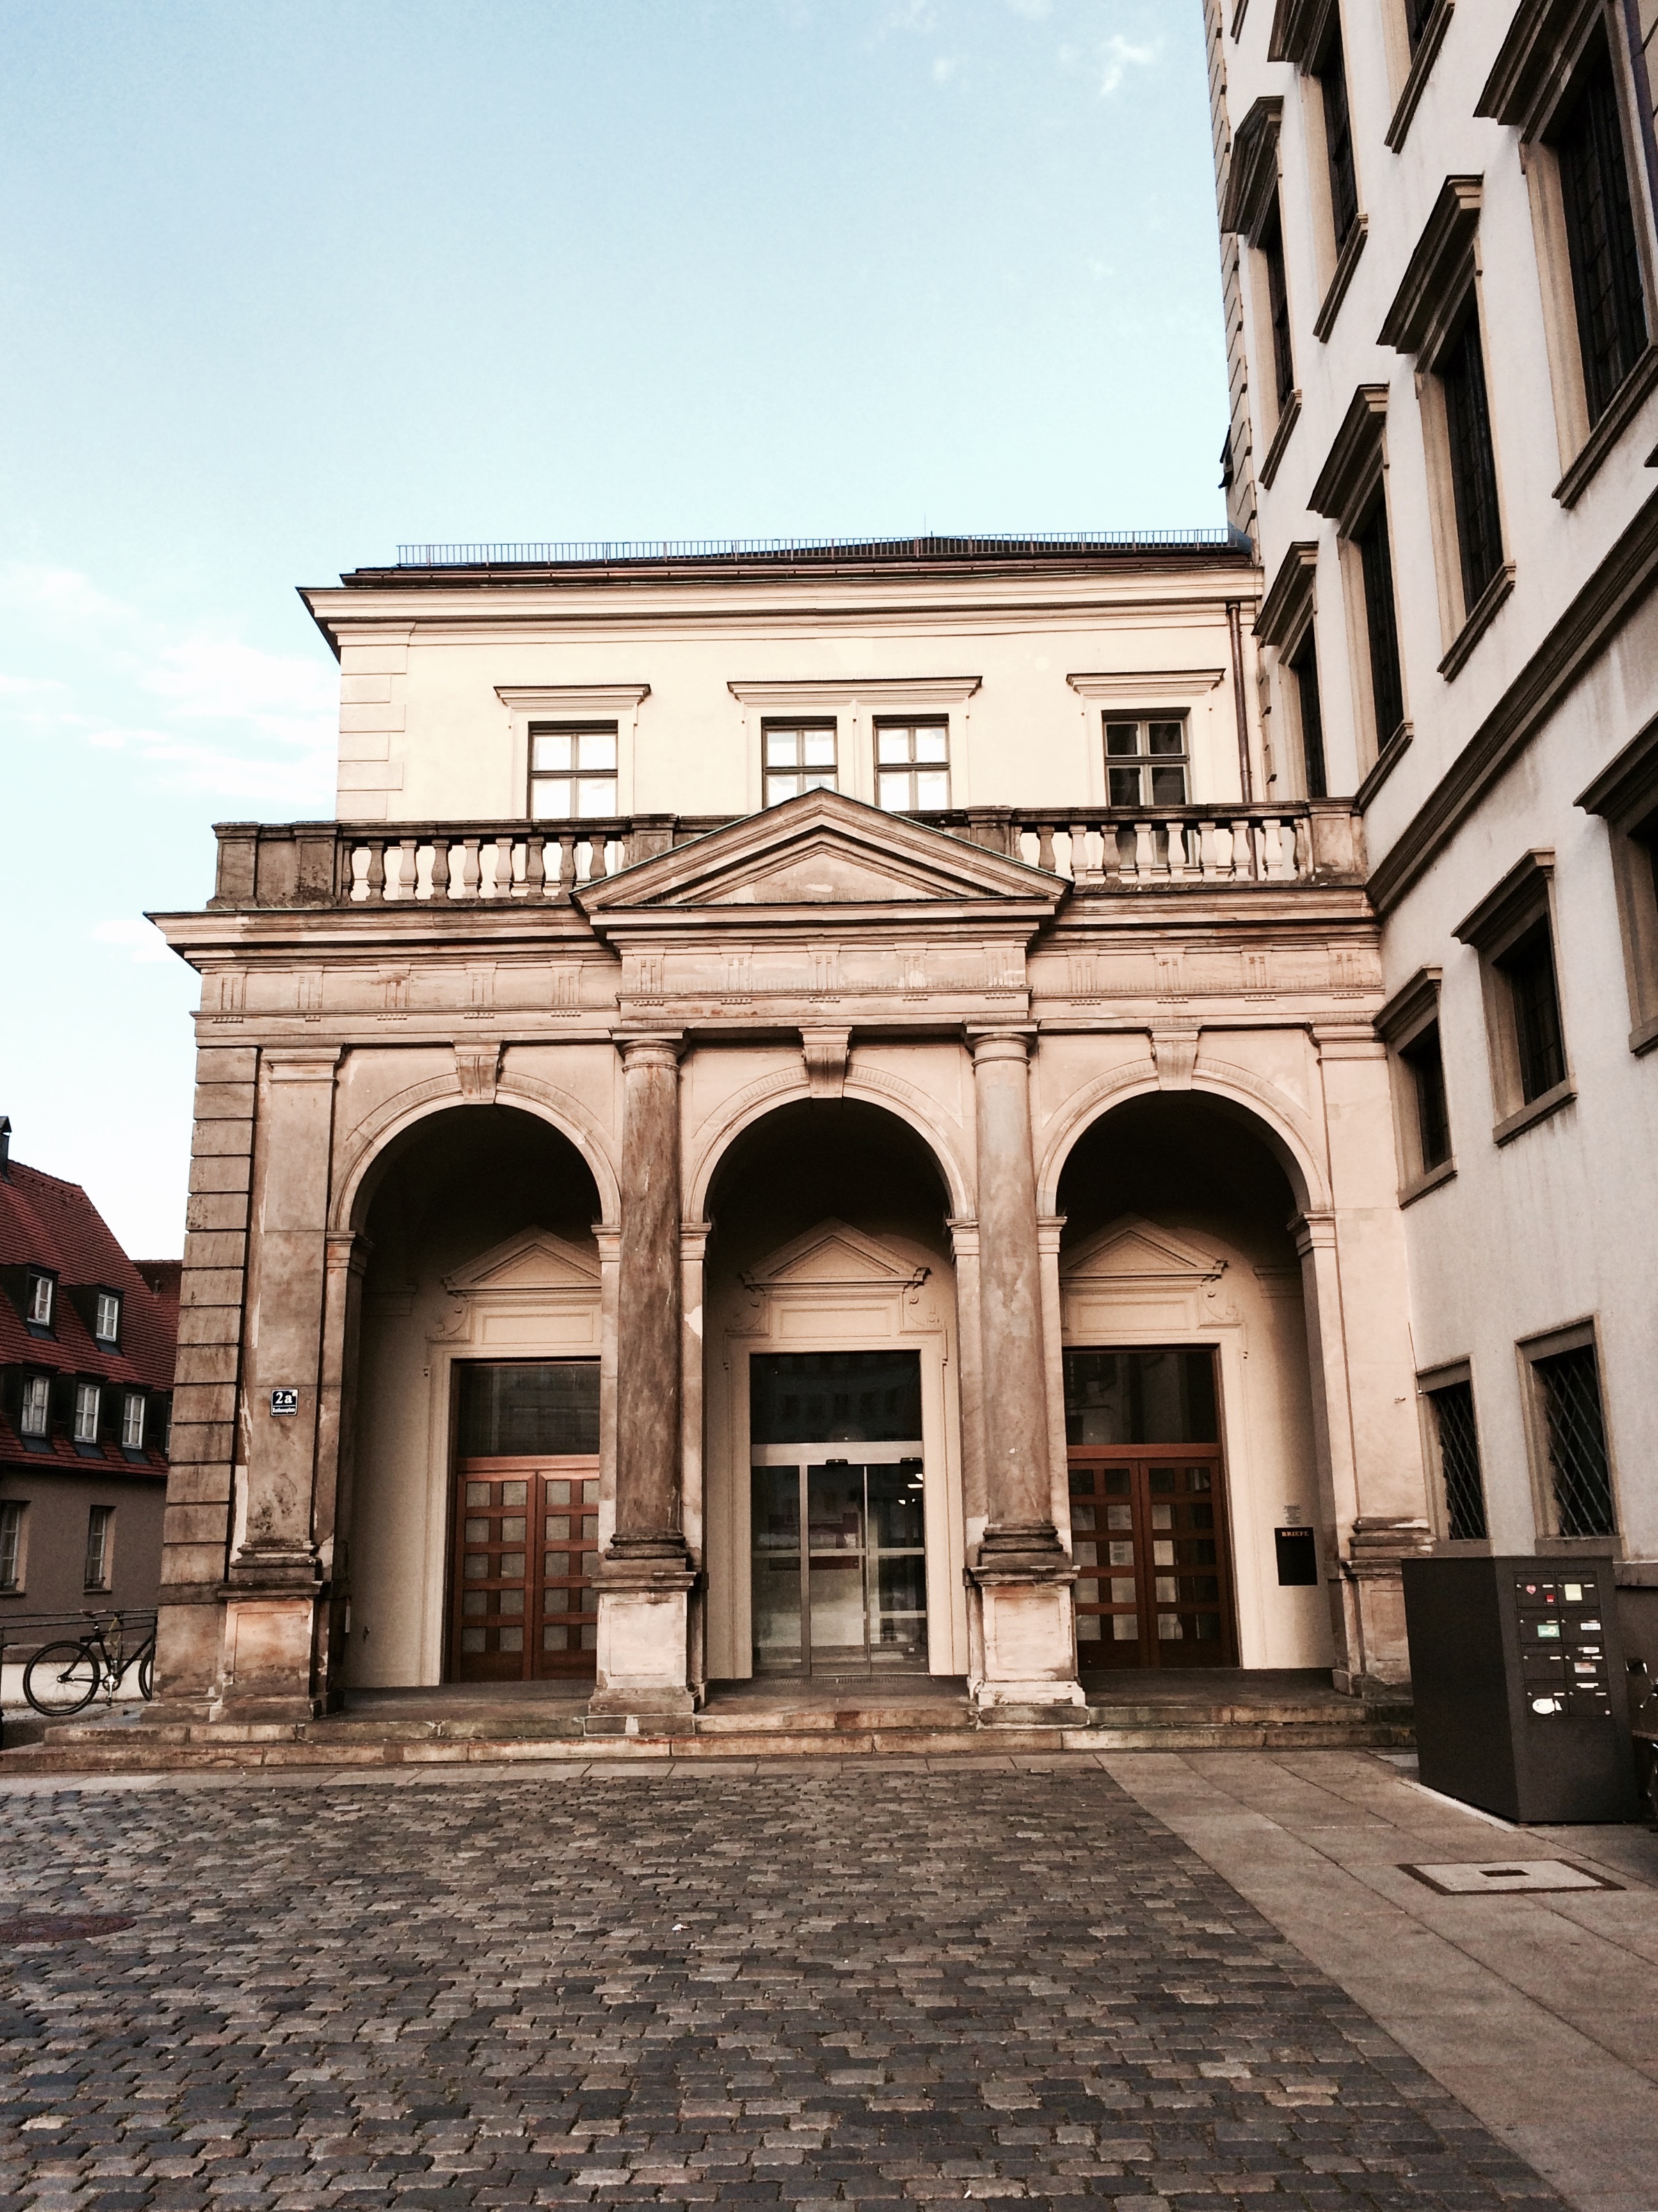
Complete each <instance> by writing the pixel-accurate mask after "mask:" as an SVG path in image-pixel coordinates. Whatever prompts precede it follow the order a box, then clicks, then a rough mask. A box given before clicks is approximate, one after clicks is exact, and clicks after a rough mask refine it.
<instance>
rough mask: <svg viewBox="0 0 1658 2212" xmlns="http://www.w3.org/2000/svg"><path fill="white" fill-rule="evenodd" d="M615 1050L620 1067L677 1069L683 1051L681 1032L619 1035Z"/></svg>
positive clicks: (655, 1031)
mask: <svg viewBox="0 0 1658 2212" xmlns="http://www.w3.org/2000/svg"><path fill="white" fill-rule="evenodd" d="M684 1049H685V1032H684V1031H683V1030H639V1031H635V1032H633V1033H630V1034H619V1035H618V1036H617V1037H616V1050H617V1051H618V1052H619V1053H620V1054H622V1065H623V1067H626V1068H630V1069H631V1068H635V1067H677V1066H678V1065H679V1057H680V1054H682V1053H683V1051H684Z"/></svg>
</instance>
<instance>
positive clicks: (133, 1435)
mask: <svg viewBox="0 0 1658 2212" xmlns="http://www.w3.org/2000/svg"><path fill="white" fill-rule="evenodd" d="M121 1442H122V1443H124V1444H125V1447H126V1449H128V1450H129V1451H142V1450H143V1448H144V1394H143V1391H142V1390H129V1391H128V1392H127V1394H126V1397H125V1400H124V1401H123V1403H122V1406H121Z"/></svg>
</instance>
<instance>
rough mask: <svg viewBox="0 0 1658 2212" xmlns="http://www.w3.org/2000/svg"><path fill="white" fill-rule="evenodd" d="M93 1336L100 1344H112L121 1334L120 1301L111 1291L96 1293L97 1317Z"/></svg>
mask: <svg viewBox="0 0 1658 2212" xmlns="http://www.w3.org/2000/svg"><path fill="white" fill-rule="evenodd" d="M93 1334H94V1335H95V1336H96V1337H97V1339H98V1341H99V1342H100V1344H114V1343H116V1342H118V1340H119V1338H120V1334H121V1301H120V1299H119V1298H118V1297H117V1296H116V1294H115V1292H114V1291H99V1293H98V1317H97V1322H96V1326H95V1328H94V1331H93Z"/></svg>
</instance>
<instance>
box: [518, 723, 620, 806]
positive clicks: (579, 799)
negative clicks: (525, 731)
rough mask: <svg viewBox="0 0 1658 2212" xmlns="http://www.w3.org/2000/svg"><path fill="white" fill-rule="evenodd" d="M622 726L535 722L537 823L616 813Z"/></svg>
mask: <svg viewBox="0 0 1658 2212" xmlns="http://www.w3.org/2000/svg"><path fill="white" fill-rule="evenodd" d="M530 811H531V814H532V815H533V816H534V817H536V819H537V821H543V822H574V821H592V820H594V819H596V818H597V819H602V818H603V817H605V816H607V815H613V814H614V813H615V812H616V724H615V723H614V722H604V723H597V724H594V725H592V726H591V727H588V728H584V729H578V728H576V727H575V726H574V725H562V724H561V725H557V726H555V725H553V724H551V723H546V722H532V723H531V725H530Z"/></svg>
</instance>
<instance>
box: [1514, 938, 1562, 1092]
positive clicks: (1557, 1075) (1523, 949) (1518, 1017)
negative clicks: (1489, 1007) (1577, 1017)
mask: <svg viewBox="0 0 1658 2212" xmlns="http://www.w3.org/2000/svg"><path fill="white" fill-rule="evenodd" d="M1497 968H1498V969H1500V971H1501V972H1502V974H1503V975H1504V976H1505V977H1506V979H1507V981H1508V987H1509V1001H1510V1004H1511V1006H1512V1007H1513V1012H1514V1048H1515V1058H1516V1060H1518V1062H1519V1068H1520V1096H1521V1100H1522V1102H1523V1103H1525V1104H1526V1105H1527V1106H1529V1105H1530V1103H1531V1102H1532V1101H1533V1098H1540V1097H1542V1096H1543V1094H1544V1092H1545V1091H1552V1090H1553V1089H1554V1087H1555V1085H1557V1084H1558V1083H1564V1081H1565V1079H1566V1047H1565V1038H1564V1033H1563V1031H1562V1029H1561V1025H1560V1000H1559V996H1558V993H1557V991H1556V988H1555V980H1554V948H1553V945H1552V944H1551V942H1550V940H1549V925H1548V918H1547V916H1546V915H1540V916H1539V917H1538V919H1537V920H1536V921H1534V922H1533V924H1532V926H1531V927H1530V928H1529V929H1528V930H1527V931H1526V932H1525V933H1524V934H1523V936H1521V937H1520V938H1518V939H1515V943H1514V944H1512V945H1510V946H1509V949H1508V951H1506V952H1504V953H1503V956H1502V957H1501V958H1500V959H1499V960H1498V961H1497Z"/></svg>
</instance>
